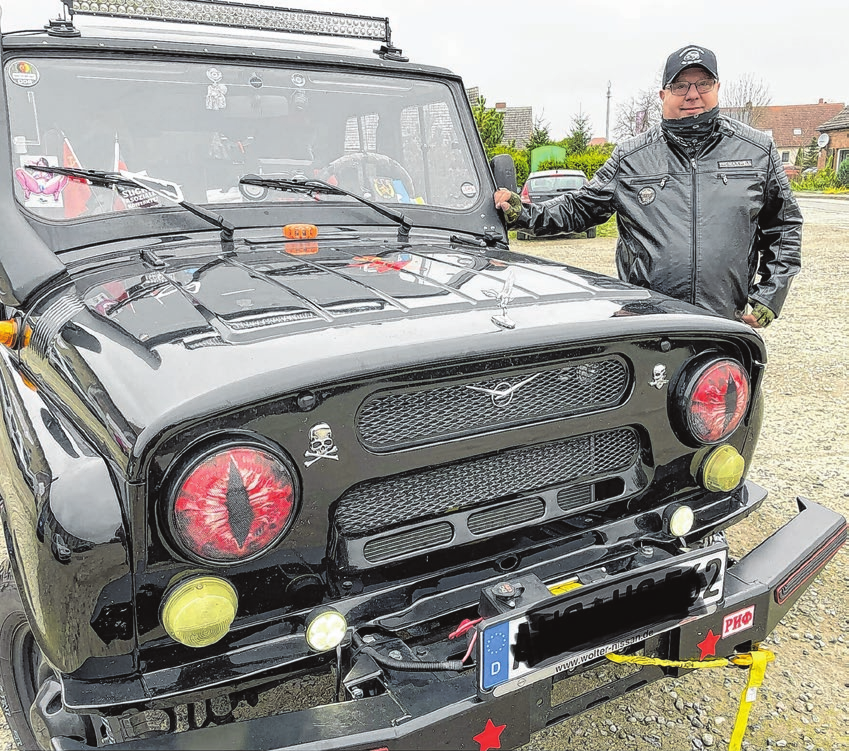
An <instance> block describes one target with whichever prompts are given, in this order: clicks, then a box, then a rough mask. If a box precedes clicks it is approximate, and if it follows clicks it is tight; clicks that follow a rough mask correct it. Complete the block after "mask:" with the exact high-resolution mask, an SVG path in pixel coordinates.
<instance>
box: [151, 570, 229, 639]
mask: <svg viewBox="0 0 849 751" xmlns="http://www.w3.org/2000/svg"><path fill="white" fill-rule="evenodd" d="M238 605H239V597H238V595H237V594H236V590H235V589H234V588H233V585H232V584H230V582H228V581H227V580H226V579H221V578H219V577H217V576H196V577H193V578H191V579H187V580H186V581H183V582H180V584H178V585H177V586H176V587H175V588H174V589H173V590H171V591H170V592H169V593H168V594H167V595H166V597H165V604H164V605H163V607H162V625H163V626H165V630H166V631H167V632H168V635H169V636H170V637H171V638H172V639H174V641H178V642H180V644H185V645H186V646H187V647H208V646H209V645H210V644H215V642H217V641H218V640H219V639H220V638H221V637H222V636H224V634H226V633H227V632H228V631H229V630H230V625H231V624H232V623H233V619H234V618H235V617H236V609H237V608H238Z"/></svg>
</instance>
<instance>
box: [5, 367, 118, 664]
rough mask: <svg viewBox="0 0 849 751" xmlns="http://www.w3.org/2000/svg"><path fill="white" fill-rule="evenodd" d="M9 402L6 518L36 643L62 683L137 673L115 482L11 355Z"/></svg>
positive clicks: (7, 369)
mask: <svg viewBox="0 0 849 751" xmlns="http://www.w3.org/2000/svg"><path fill="white" fill-rule="evenodd" d="M0 399H2V406H3V423H2V429H0V462H2V466H3V468H4V469H3V471H2V472H0V495H1V496H2V499H3V506H2V517H3V523H4V525H5V532H6V541H7V545H8V547H9V556H10V558H11V560H12V563H13V568H14V570H15V575H16V578H17V581H18V586H19V589H20V592H21V597H22V600H23V602H24V608H25V609H26V611H27V616H28V618H29V621H30V625H31V628H32V631H33V634H34V635H35V638H36V640H37V641H38V643H39V646H40V647H41V649H42V650H43V652H44V654H45V655H46V657H47V659H48V660H49V661H50V662H51V663H52V664H53V665H54V666H55V667H56V668H58V669H59V670H60V671H61V672H63V673H71V672H74V671H76V670H78V669H79V668H80V667H81V666H82V665H83V663H85V661H86V660H87V659H88V658H90V657H106V656H108V657H113V658H118V657H120V656H124V658H125V660H127V661H128V662H127V665H126V668H127V669H131V666H130V663H131V655H132V653H133V647H134V644H135V642H134V630H133V626H132V624H133V622H134V619H133V617H132V615H133V614H132V605H133V598H132V592H133V590H132V580H131V575H130V557H129V553H128V548H127V534H126V523H125V519H124V515H123V512H122V506H121V501H120V497H119V492H118V490H117V488H116V484H115V483H114V482H113V473H112V472H110V467H109V465H108V464H107V463H106V461H104V459H103V457H102V456H100V455H99V454H97V453H96V452H95V451H94V450H93V448H92V447H91V446H90V445H89V444H88V443H87V442H86V441H85V439H84V438H83V437H82V436H81V434H80V433H79V432H78V431H76V430H75V429H74V428H73V426H72V425H71V424H70V423H69V421H68V420H67V419H66V418H65V417H64V416H63V415H62V414H61V413H60V412H58V411H57V410H55V409H52V408H51V405H50V404H49V403H48V402H47V401H46V400H45V399H44V398H43V397H42V395H41V394H40V393H38V392H36V391H35V390H33V389H32V388H31V387H30V386H29V385H28V384H27V383H26V382H25V381H24V379H23V378H22V377H21V374H20V373H19V372H18V370H17V368H16V366H15V363H14V362H13V361H12V359H11V357H10V355H9V353H8V352H5V351H4V352H2V353H0ZM118 664H119V663H115V664H113V666H112V670H113V672H114V671H115V670H116V668H118Z"/></svg>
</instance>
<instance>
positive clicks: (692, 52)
mask: <svg viewBox="0 0 849 751" xmlns="http://www.w3.org/2000/svg"><path fill="white" fill-rule="evenodd" d="M695 65H698V66H701V67H702V68H704V69H705V70H706V71H707V72H708V73H710V74H711V75H712V76H713V77H714V78H715V79H717V80H719V76H718V75H717V73H716V55H714V54H713V52H711V51H710V50H709V49H707V47H698V46H696V45H695V44H689V45H687V46H686V47H682V48H681V49H680V50H676V51H675V52H673V53H672V54H671V55H670V56H669V57H667V58H666V67H665V68H664V69H663V87H664V88H666V87H667V86H669V84H671V83H672V82H673V81H674V80H675V78H676V76H677V75H678V74H679V73H680V72H681V71H682V70H685V69H686V68H692V67H693V66H695Z"/></svg>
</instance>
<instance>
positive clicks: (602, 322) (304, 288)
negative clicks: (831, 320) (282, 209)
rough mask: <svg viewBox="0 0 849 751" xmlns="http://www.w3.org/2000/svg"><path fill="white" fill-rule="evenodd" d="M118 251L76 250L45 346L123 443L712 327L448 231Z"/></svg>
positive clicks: (659, 302)
mask: <svg viewBox="0 0 849 751" xmlns="http://www.w3.org/2000/svg"><path fill="white" fill-rule="evenodd" d="M113 257H114V260H112V261H109V262H108V263H104V262H103V261H102V256H101V261H100V263H98V264H97V265H96V266H95V265H93V264H84V263H80V264H73V265H72V275H73V279H74V282H75V287H76V292H75V295H74V296H75V298H76V299H77V301H78V302H77V306H76V310H75V312H74V313H73V315H72V316H70V317H69V320H67V321H66V322H65V325H64V328H63V329H61V336H60V337H59V338H58V341H59V342H60V343H61V346H54V347H53V351H51V353H50V355H51V360H52V361H54V362H57V363H58V364H59V366H58V368H56V369H55V370H58V371H59V372H60V373H61V374H62V377H63V378H65V379H67V380H70V381H73V382H74V383H73V384H72V385H73V386H74V387H75V389H76V391H77V392H78V393H81V394H85V395H87V396H86V398H87V399H91V394H99V395H101V397H100V401H99V402H98V404H97V405H95V406H96V407H97V409H99V410H101V411H104V410H105V411H107V412H109V413H110V414H109V415H108V416H104V417H103V418H102V419H103V420H104V421H105V422H111V423H114V424H118V423H120V425H121V429H120V431H118V433H120V435H121V443H122V445H123V448H124V449H125V450H127V451H129V450H130V447H131V446H135V448H136V450H141V449H140V446H141V445H142V444H144V443H145V442H147V441H149V440H150V439H151V437H152V436H153V435H154V434H157V433H159V432H160V431H162V430H164V429H166V428H167V427H169V426H174V425H178V424H180V423H181V422H183V421H186V420H193V419H197V418H203V417H204V416H208V415H211V414H215V413H217V412H220V411H221V410H222V409H226V408H227V407H229V406H233V405H244V404H250V403H253V402H261V401H262V400H264V399H268V398H274V397H276V396H279V395H281V394H286V393H298V391H299V390H301V389H308V388H309V389H314V388H318V387H320V386H321V384H329V383H336V382H339V381H343V380H346V379H363V378H368V376H369V374H375V373H387V372H397V371H401V370H404V369H407V368H412V367H421V366H424V365H429V364H433V363H446V362H450V361H451V360H452V359H460V358H463V359H468V358H470V357H476V356H479V357H486V356H487V355H490V354H493V353H503V352H505V351H511V350H523V351H529V350H533V349H535V348H537V349H542V348H546V347H550V346H553V345H556V344H562V343H563V342H572V341H574V342H576V343H579V342H582V341H584V342H586V341H590V342H593V341H597V340H598V339H599V338H610V337H615V336H634V334H635V332H640V331H641V332H642V333H645V332H647V331H658V332H659V331H661V330H662V329H664V328H667V329H669V330H675V329H676V328H681V327H682V326H686V327H687V328H688V330H692V328H693V327H694V326H695V327H696V328H699V327H701V328H706V325H707V324H709V325H710V327H711V329H712V330H713V331H715V330H716V327H717V319H716V318H714V317H712V318H711V320H710V321H707V319H706V318H704V317H703V316H699V315H695V316H694V315H693V313H696V312H697V311H696V309H695V308H692V307H691V306H688V305H686V304H684V303H680V302H677V301H674V300H670V299H668V298H664V297H662V296H657V295H655V294H653V293H651V292H649V291H648V290H644V289H640V288H636V287H632V286H630V285H627V284H624V283H622V282H620V281H618V280H616V279H610V278H608V277H604V276H600V275H595V274H591V273H588V272H583V271H578V270H577V269H572V268H567V267H564V266H561V265H558V264H555V263H552V262H550V261H547V260H543V259H540V258H534V257H530V256H523V255H519V254H515V253H511V252H509V251H502V250H495V249H491V248H490V249H469V248H467V247H464V246H462V245H456V244H451V243H446V242H437V241H434V242H421V243H414V244H412V245H398V244H396V243H391V242H382V243H370V244H366V243H363V242H361V241H357V240H352V239H344V238H343V239H340V240H339V241H338V242H335V241H332V240H327V241H323V242H322V243H321V244H318V243H314V242H302V243H300V244H298V243H281V242H276V243H270V242H266V243H263V242H254V243H251V244H245V245H242V246H238V247H237V248H236V249H235V250H234V251H233V252H230V253H222V251H221V246H220V245H219V244H217V243H211V244H198V243H197V242H190V241H189V240H183V241H181V242H178V243H172V244H170V245H162V246H159V247H157V248H156V249H155V250H153V249H149V250H145V251H142V253H141V254H139V253H138V251H135V252H134V253H133V254H132V255H131V256H127V255H122V254H117V253H116V254H114V256H113ZM80 299H81V300H82V304H81V305H80V304H79V300H80ZM60 305H65V307H66V308H68V307H69V306H68V305H67V302H65V303H56V304H54V308H56V309H58V308H59V307H60ZM680 314H685V315H684V316H682V315H680ZM55 316H56V312H55V311H49V312H48V313H47V314H46V315H45V318H48V319H53V318H55ZM646 316H651V317H653V318H656V319H658V321H657V322H656V323H654V324H648V323H646V322H645V317H646ZM699 320H701V321H702V323H701V324H699V323H698V321H699ZM682 321H683V322H682ZM34 338H40V337H38V336H37V337H34ZM101 402H102V403H104V404H108V408H106V407H103V405H102V404H101ZM93 409H94V407H93ZM113 432H115V431H113Z"/></svg>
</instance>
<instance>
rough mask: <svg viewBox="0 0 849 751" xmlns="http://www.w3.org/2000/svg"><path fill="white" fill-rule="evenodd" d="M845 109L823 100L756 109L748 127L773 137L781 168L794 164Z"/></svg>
mask: <svg viewBox="0 0 849 751" xmlns="http://www.w3.org/2000/svg"><path fill="white" fill-rule="evenodd" d="M844 107H845V105H844V104H843V102H839V103H834V104H830V103H828V102H826V101H825V100H823V99H820V100H819V102H818V103H817V104H787V105H780V106H769V107H756V108H754V110H752V111H751V122H750V125H752V127H753V128H756V129H757V130H760V131H763V132H764V133H766V134H768V135H770V136H772V140H773V141H774V142H775V146H776V148H777V149H778V153H779V154H780V155H781V161H782V163H783V164H788V165H789V164H795V162H796V156H797V154H798V153H799V150H800V149H806V148H807V147H808V146H810V144H811V140H812V139H813V140H816V139H817V138H818V137H819V135H820V130H819V128H820V126H821V125H822V124H823V123H824V122H826V121H827V120H830V119H831V118H833V117H834V116H835V115H837V114H838V113H839V112H840V111H841V110H843V109H844ZM736 110H739V108H736ZM722 112H723V113H724V114H728V115H729V116H730V117H734V116H735V114H736V111H735V108H731V107H729V108H723V109H722ZM737 119H741V118H739V117H738V118H737Z"/></svg>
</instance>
